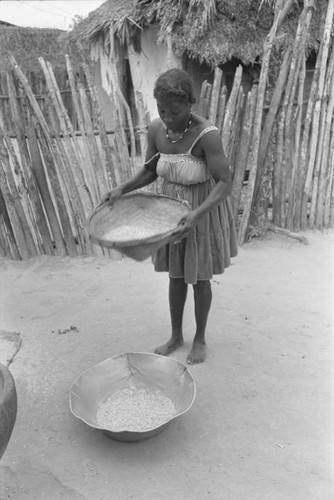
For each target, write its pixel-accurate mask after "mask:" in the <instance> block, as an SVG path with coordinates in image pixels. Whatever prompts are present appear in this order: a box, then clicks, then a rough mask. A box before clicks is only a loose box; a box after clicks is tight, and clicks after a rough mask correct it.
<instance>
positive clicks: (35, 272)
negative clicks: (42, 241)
mask: <svg viewBox="0 0 334 500" xmlns="http://www.w3.org/2000/svg"><path fill="white" fill-rule="evenodd" d="M303 234H304V236H306V237H307V238H308V240H309V245H304V244H302V243H300V242H299V241H297V240H294V239H291V238H287V237H284V236H278V235H274V234H273V233H268V235H267V237H266V238H265V239H264V240H256V239H254V240H252V241H251V242H250V243H248V244H247V245H244V246H242V247H241V248H240V250H239V255H238V257H237V258H235V259H234V260H233V265H232V266H231V267H230V268H229V269H228V270H227V271H226V272H225V273H224V275H221V276H216V277H215V278H214V280H213V282H212V287H213V304H212V310H211V315H210V318H209V324H208V331H207V341H208V357H207V360H206V362H205V363H203V364H201V365H197V366H191V367H189V371H190V372H191V374H192V375H193V377H194V379H195V381H196V385H197V396H196V399H195V402H194V404H193V406H192V408H191V410H190V411H189V412H188V413H186V414H185V415H183V416H181V417H179V418H178V419H176V421H174V422H172V423H171V425H170V426H169V427H168V428H167V429H166V430H165V431H164V432H162V433H161V434H159V435H158V436H155V437H153V438H152V439H149V440H147V441H143V442H139V443H123V442H118V441H114V440H112V439H109V438H108V437H106V436H105V435H104V434H103V433H102V432H100V431H97V430H94V429H92V428H90V427H88V426H87V425H86V424H84V423H83V422H81V421H79V420H78V419H76V418H75V417H74V416H73V415H72V414H71V412H70V410H69V404H68V394H69V388H70V386H71V384H72V382H73V381H74V379H75V378H76V377H77V376H78V375H79V374H80V373H81V372H82V371H83V370H85V369H87V368H88V367H91V366H93V365H95V364H96V363H99V362H100V361H102V360H104V359H106V358H109V357H111V356H115V355H117V354H120V353H123V352H134V351H148V352H153V350H154V348H155V347H156V346H157V345H160V344H161V343H162V342H163V341H164V340H167V338H168V336H169V331H170V327H169V311H168V301H167V297H168V295H167V289H168V278H167V275H166V274H164V273H155V272H154V270H153V268H152V265H151V262H150V261H149V260H147V261H145V262H142V263H136V262H134V261H132V260H128V259H124V260H110V259H106V258H102V257H96V258H77V259H70V258H65V259H64V258H48V257H45V258H44V257H43V258H39V259H32V260H29V261H25V262H18V261H16V262H15V261H10V260H7V259H2V260H0V273H1V275H0V276H1V278H0V283H1V285H0V286H1V302H0V306H1V317H0V319H1V321H0V329H1V331H2V332H3V333H5V334H8V335H10V334H13V335H15V333H16V338H18V335H17V334H19V338H20V339H21V342H22V343H21V346H20V348H19V350H18V352H17V353H16V355H15V357H14V359H13V361H12V363H11V364H10V370H11V372H12V374H13V376H14V378H15V381H16V387H17V393H18V405H19V407H18V415H17V421H16V425H15V428H14V431H13V434H12V437H11V440H10V442H9V445H8V447H7V450H6V452H5V454H4V456H3V459H2V461H1V487H0V499H1V500H6V499H12V500H33V499H36V500H42V499H48V500H55V499H60V498H61V499H66V500H77V499H82V500H130V499H134V500H167V499H168V500H170V499H173V500H202V499H212V500H331V499H333V498H334V489H333V481H332V479H333V477H332V476H331V471H333V468H332V467H333V460H332V458H333V446H332V445H333V439H332V438H333V434H332V432H331V430H330V429H331V428H332V425H333V408H332V402H333V399H332V397H333V369H332V367H333V357H334V356H333V341H332V334H333V324H334V322H333V315H332V313H333V298H334V288H333V282H334V280H333V260H332V259H333V255H334V253H333V250H334V232H333V231H326V232H307V233H303ZM184 333H185V339H186V343H185V345H184V346H183V347H182V348H181V349H180V350H179V351H176V352H175V353H173V357H174V358H175V359H177V360H178V361H181V362H183V363H185V360H186V356H187V353H188V351H189V349H190V346H191V340H192V337H193V333H194V317H193V297H192V290H191V289H189V295H188V300H187V304H186V310H185V318H184ZM0 349H1V344H0Z"/></svg>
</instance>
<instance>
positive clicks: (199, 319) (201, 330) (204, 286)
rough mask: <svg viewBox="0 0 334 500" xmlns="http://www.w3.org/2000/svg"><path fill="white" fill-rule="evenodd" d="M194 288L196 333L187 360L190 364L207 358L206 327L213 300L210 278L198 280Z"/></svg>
mask: <svg viewBox="0 0 334 500" xmlns="http://www.w3.org/2000/svg"><path fill="white" fill-rule="evenodd" d="M193 288H194V302H195V319H196V333H195V337H194V341H193V346H192V349H191V351H190V353H189V355H188V358H187V362H188V363H189V364H190V365H193V364H196V363H201V362H202V361H204V359H205V354H206V344H205V329H206V324H207V320H208V316H209V311H210V307H211V302H212V290H211V283H210V281H209V280H203V281H198V282H197V283H196V285H193Z"/></svg>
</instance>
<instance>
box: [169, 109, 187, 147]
mask: <svg viewBox="0 0 334 500" xmlns="http://www.w3.org/2000/svg"><path fill="white" fill-rule="evenodd" d="M191 122H192V116H191V113H190V118H189V122H188V125H187V126H186V128H185V129H184V131H183V132H182V134H181V135H180V136H179V137H178V138H177V139H175V141H173V140H172V139H171V138H170V137H169V133H168V128H166V137H167V139H168V140H169V141H170V142H171V143H172V144H176V143H177V142H179V141H180V140H181V139H182V137H183V136H184V135H185V134H186V133H187V132H188V130H189V127H190V125H191Z"/></svg>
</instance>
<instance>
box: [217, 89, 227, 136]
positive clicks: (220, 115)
mask: <svg viewBox="0 0 334 500" xmlns="http://www.w3.org/2000/svg"><path fill="white" fill-rule="evenodd" d="M226 100H227V88H226V85H223V86H222V88H221V89H220V95H219V102H218V111H217V128H218V130H219V133H220V135H221V136H222V134H223V124H224V119H225V109H226Z"/></svg>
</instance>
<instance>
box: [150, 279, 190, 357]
mask: <svg viewBox="0 0 334 500" xmlns="http://www.w3.org/2000/svg"><path fill="white" fill-rule="evenodd" d="M187 290H188V285H187V283H185V282H184V279H183V278H170V279H169V310H170V317H171V323H172V336H171V338H170V340H169V341H168V342H167V343H166V344H163V345H162V346H160V347H157V348H156V349H155V351H154V352H155V353H156V354H162V355H163V356H167V355H168V354H170V353H171V352H172V351H175V349H177V348H178V347H181V346H182V345H183V333H182V319H183V311H184V304H185V302H186V298H187Z"/></svg>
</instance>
